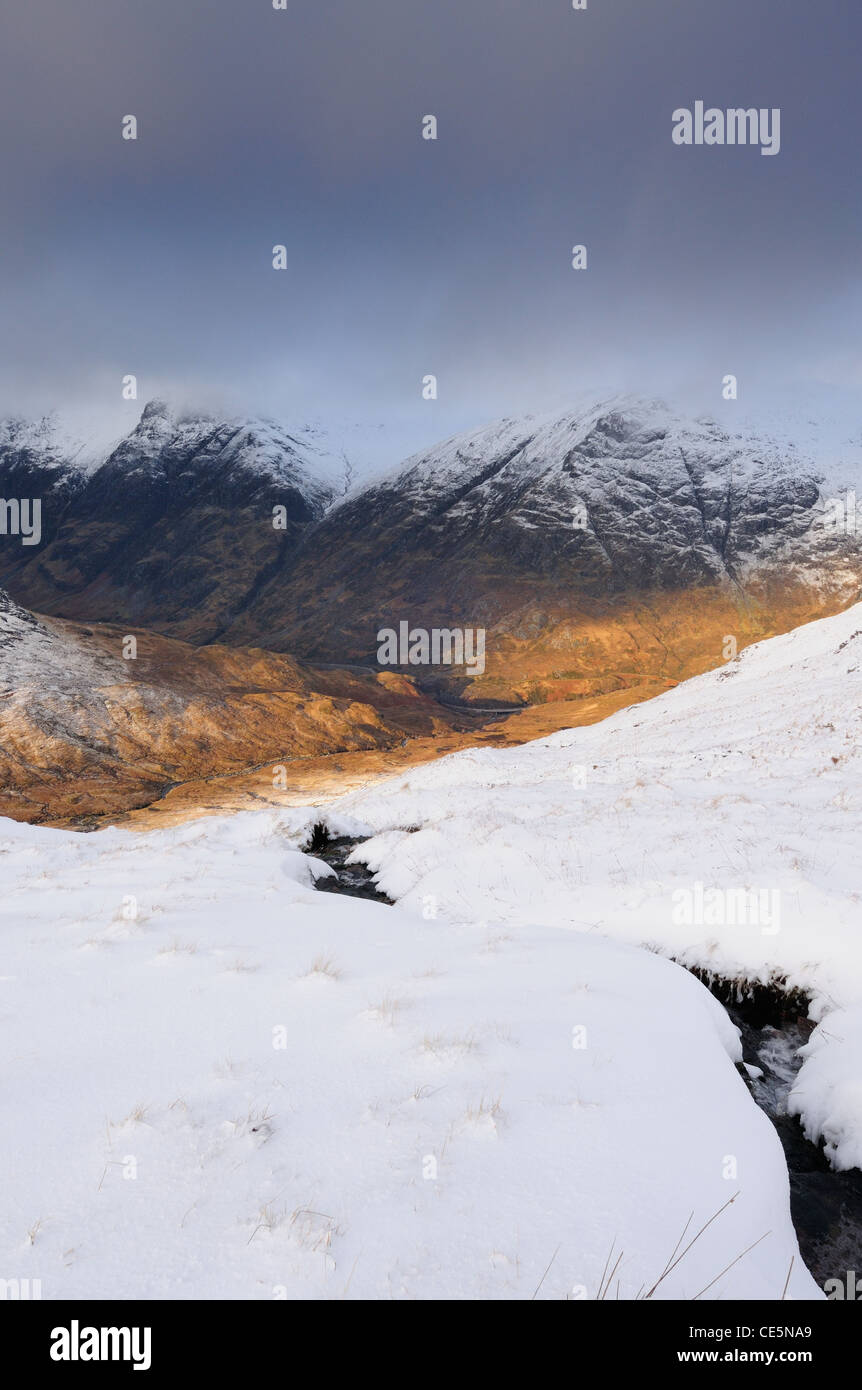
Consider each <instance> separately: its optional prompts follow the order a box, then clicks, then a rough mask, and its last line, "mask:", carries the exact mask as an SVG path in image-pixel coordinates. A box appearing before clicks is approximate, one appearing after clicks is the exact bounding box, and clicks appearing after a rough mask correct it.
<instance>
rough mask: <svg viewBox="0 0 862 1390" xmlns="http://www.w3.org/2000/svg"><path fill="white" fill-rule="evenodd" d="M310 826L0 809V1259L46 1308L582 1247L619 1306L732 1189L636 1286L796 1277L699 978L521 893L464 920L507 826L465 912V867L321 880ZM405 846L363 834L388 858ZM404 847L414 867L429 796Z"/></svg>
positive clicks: (421, 1275) (797, 1288)
mask: <svg viewBox="0 0 862 1390" xmlns="http://www.w3.org/2000/svg"><path fill="white" fill-rule="evenodd" d="M535 751H536V752H537V754H538V756H539V759H540V762H541V763H542V765H543V766H549V765H550V764H549V761H548V760H549V758H550V756H551V755H550V753H547V754H545V753H543V751H542V749H541V748H539V749H537V750H535ZM452 766H453V764H452V763H451V761H450V762H449V763H448V764H447V765H443V767H442V768H441V769H438V777H439V781H438V783H437V785H436V787H435V789H434V790H433V792H432V793H430V795H431V796H432V798H435V797H445V796H447V795H448V794H449V793H448V791H447V789H446V776H447V775H448V772H447V768H448V769H451V768H452ZM477 766H478V765H474V772H475V770H476V767H477ZM462 770H463V771H466V764H462ZM487 771H488V773H489V778H488V779H486V780H487V781H488V788H489V790H488V792H487V793H486V794H487V795H488V796H489V804H490V802H491V801H493V790H492V787H493V779H492V777H491V776H490V774H491V773H492V768H491V765H488V767H487ZM441 773H442V774H443V775H442V776H440V774H441ZM517 794H518V795H519V796H523V797H524V798H525V800H528V799H529V789H528V784H527V781H526V778H525V777H522V787H521V788H520V789H519V791H518V793H517ZM441 804H442V803H441ZM451 814H452V815H453V817H455V818H457V816H459V815H460V808H458V809H457V810H456V811H453V812H451ZM332 821H333V824H334V825H335V826H336V828H340V829H349V828H350V825H351V822H350V820H349V818H347V817H345V816H344V815H340V814H339V813H337V812H333V814H332ZM307 824H308V813H307V812H306V811H303V812H298V811H293V812H292V811H289V810H284V811H281V810H278V811H272V812H270V811H267V812H256V813H247V814H242V815H237V816H235V817H232V818H225V819H211V820H200V821H197V822H194V823H190V824H186V825H185V826H182V827H179V828H173V829H170V830H160V831H154V832H149V833H146V834H135V833H133V832H130V831H123V830H119V829H112V830H104V831H101V832H98V833H94V834H90V835H81V834H74V833H71V832H65V831H55V830H47V829H40V828H34V827H31V826H27V825H19V824H16V823H14V822H11V821H2V822H0V884H2V895H0V915H2V925H0V931H2V940H3V943H4V952H3V965H2V977H0V1047H2V1051H3V1055H4V1056H5V1058H6V1060H7V1075H8V1082H7V1095H6V1104H5V1115H6V1119H5V1122H4V1125H3V1127H2V1130H0V1167H2V1172H3V1174H4V1183H3V1197H2V1203H0V1209H2V1228H0V1229H1V1230H2V1236H0V1250H2V1254H0V1266H2V1271H3V1275H4V1277H6V1278H19V1279H24V1278H29V1279H39V1280H41V1285H42V1296H43V1298H92V1297H105V1296H112V1297H120V1298H131V1297H159V1298H191V1297H203V1298H242V1299H255V1298H260V1299H272V1298H282V1297H288V1298H319V1299H343V1298H374V1299H377V1298H384V1299H390V1298H397V1299H415V1298H464V1299H467V1298H487V1299H502V1298H516V1299H531V1298H533V1296H534V1295H535V1297H537V1298H539V1299H555V1300H559V1299H566V1298H581V1297H588V1298H594V1297H596V1296H597V1293H598V1291H599V1289H600V1288H601V1287H602V1281H603V1271H604V1270H605V1268H606V1267H607V1270H608V1274H610V1273H611V1271H613V1278H612V1281H611V1283H610V1288H609V1292H608V1296H609V1297H616V1296H617V1293H619V1296H620V1297H622V1298H633V1297H635V1296H636V1295H637V1294H638V1293H639V1292H640V1293H641V1295H643V1294H644V1293H645V1292H647V1291H648V1290H649V1289H650V1288H652V1286H653V1285H655V1284H656V1281H658V1280H660V1278H661V1275H662V1273H663V1271H664V1270H665V1267H666V1266H667V1265H668V1264H669V1263H670V1259H671V1252H672V1251H673V1250H674V1247H675V1246H677V1243H678V1241H679V1240H680V1237H681V1236H682V1235H683V1232H685V1236H684V1238H683V1240H682V1242H681V1243H680V1245H679V1249H680V1251H682V1250H683V1249H684V1247H685V1246H686V1244H688V1242H689V1241H690V1240H692V1239H693V1237H694V1236H695V1235H696V1234H697V1232H698V1231H700V1230H701V1228H702V1227H704V1226H705V1224H706V1223H707V1222H709V1221H710V1218H711V1217H713V1216H714V1215H715V1214H716V1213H718V1212H719V1211H720V1209H721V1208H724V1210H723V1211H721V1214H720V1215H718V1216H716V1219H715V1220H714V1221H712V1222H711V1224H710V1225H709V1226H707V1228H706V1229H705V1230H704V1231H703V1234H702V1235H701V1236H700V1237H699V1238H698V1239H697V1240H696V1241H695V1243H694V1244H693V1245H692V1246H691V1249H690V1250H689V1251H688V1253H687V1254H685V1256H684V1258H682V1259H681V1260H680V1261H679V1262H678V1263H677V1264H676V1265H675V1267H674V1268H673V1269H672V1270H671V1271H670V1272H669V1274H668V1276H667V1277H666V1278H665V1279H664V1280H663V1281H662V1282H660V1283H659V1284H658V1286H657V1288H656V1289H655V1293H654V1297H656V1298H669V1297H679V1298H693V1297H695V1296H696V1295H698V1294H700V1293H701V1292H702V1293H703V1297H704V1298H706V1299H713V1298H726V1297H731V1296H737V1297H742V1298H778V1297H780V1296H781V1292H782V1289H783V1287H784V1283H785V1279H786V1278H787V1274H788V1270H789V1269H790V1265H791V1260H793V1270H792V1274H791V1277H790V1285H789V1296H790V1297H795V1298H811V1297H817V1296H818V1293H819V1291H818V1290H817V1288H816V1286H815V1285H814V1283H813V1281H812V1280H811V1278H810V1276H809V1275H808V1274H807V1271H806V1270H805V1269H804V1266H803V1265H802V1264H801V1261H800V1257H799V1254H798V1249H797V1245H796V1240H795V1236H794V1233H793V1230H792V1227H791V1224H790V1218H789V1207H788V1180H787V1173H786V1169H785V1166H784V1160H783V1156H782V1152H781V1148H780V1144H779V1141H778V1139H777V1137H776V1135H775V1132H774V1130H773V1129H772V1127H771V1125H770V1123H769V1121H768V1120H767V1118H766V1117H765V1116H764V1115H763V1113H762V1112H761V1111H760V1110H758V1108H757V1107H756V1106H755V1104H754V1102H753V1101H752V1100H751V1098H750V1096H749V1094H748V1091H747V1089H746V1087H745V1085H744V1083H743V1081H742V1080H741V1078H740V1076H739V1074H738V1072H737V1070H736V1068H735V1066H734V1062H735V1061H738V1060H739V1057H740V1048H739V1041H738V1036H737V1033H736V1030H735V1029H734V1028H733V1027H732V1025H731V1024H730V1022H729V1020H728V1018H727V1016H726V1014H725V1013H724V1011H723V1009H721V1007H720V1006H719V1005H718V1004H717V1003H716V1001H715V1000H714V999H713V998H712V997H711V996H710V994H709V993H708V991H707V990H706V989H704V988H703V986H701V985H700V984H699V983H698V982H697V981H696V980H695V979H694V978H693V977H692V976H691V975H689V974H688V973H687V972H685V971H684V970H683V969H681V968H680V967H679V966H677V965H674V964H672V963H670V962H668V961H666V960H664V959H662V958H661V957H660V956H657V955H654V954H650V953H648V952H645V951H642V950H638V949H636V948H634V947H632V946H629V945H626V944H621V943H615V942H612V941H609V940H607V939H605V938H604V937H603V936H602V935H600V934H599V933H598V932H594V933H582V932H578V931H560V930H558V929H557V928H556V927H555V926H554V925H549V924H546V923H543V922H542V921H541V910H542V909H543V907H544V904H543V902H542V901H541V900H537V902H536V909H537V910H536V913H535V914H534V915H533V918H532V920H527V917H528V916H529V914H527V913H523V912H522V913H519V914H518V919H519V920H518V922H517V924H513V925H512V926H510V927H505V926H503V925H501V920H495V921H493V922H492V921H490V920H488V918H489V917H490V916H491V915H493V916H494V917H495V918H497V919H502V916H503V915H504V913H503V911H502V907H503V903H502V892H503V890H504V888H505V882H510V883H512V884H515V885H517V884H518V881H519V873H520V871H521V867H522V865H523V846H522V845H521V846H520V848H519V837H518V833H517V826H516V825H514V824H513V826H512V833H511V839H512V857H511V859H510V860H509V862H508V867H507V874H506V880H505V882H503V883H502V884H501V886H500V891H499V892H497V893H496V895H495V897H494V898H493V899H489V901H488V903H487V904H486V912H485V913H484V914H475V915H474V914H472V913H471V911H470V909H469V904H470V902H471V901H472V884H463V885H461V886H462V888H463V890H464V909H465V910H464V911H459V912H458V913H455V914H453V915H451V916H450V915H441V916H439V917H437V918H436V919H435V918H433V917H430V916H429V917H423V916H422V914H421V912H413V911H410V910H408V909H406V908H402V907H397V906H396V907H387V906H385V905H383V904H378V903H374V902H368V901H363V900H359V899H355V898H344V897H338V896H334V895H331V894H323V893H317V892H316V891H315V890H314V887H313V881H314V877H315V875H317V874H319V873H326V872H329V870H328V869H327V867H326V866H325V865H323V864H321V863H320V861H318V860H314V859H312V858H310V857H309V856H308V855H306V854H304V853H301V852H300V849H299V846H300V845H301V843H303V841H304V839H305V837H306V835H307ZM537 828H540V827H537ZM475 829H476V836H475V840H476V844H477V850H478V851H479V856H480V857H479V858H477V859H476V866H477V867H479V869H480V871H481V865H482V860H481V842H482V840H483V838H484V831H485V827H484V826H483V825H482V824H481V823H477V825H476V827H475ZM401 838H402V837H399V836H398V835H395V836H391V837H389V841H388V843H390V851H391V852H389V853H387V854H386V855H383V853H382V841H381V842H380V844H381V857H385V858H392V861H393V862H392V868H391V870H390V871H389V876H391V877H394V876H395V875H396V874H399V873H400V874H401V875H402V876H404V875H405V873H406V865H407V864H408V862H411V861H409V856H408V858H405V855H404V853H403V852H402V853H401V854H400V855H399V854H398V845H399V841H400V839H401ZM407 839H408V840H409V841H410V842H412V843H414V844H416V845H417V847H418V846H421V845H423V839H424V848H423V849H422V850H421V851H420V852H419V853H418V857H417V859H416V864H417V865H418V864H419V862H420V860H423V861H424V862H425V863H426V864H427V865H428V866H429V867H428V868H427V873H429V874H431V875H432V877H433V878H434V882H435V883H436V882H437V878H436V877H435V876H434V870H433V868H431V867H430V865H431V862H432V860H433V859H434V855H433V854H431V853H430V846H431V843H432V842H434V843H437V844H438V845H439V847H440V849H444V848H445V849H446V851H447V852H450V851H455V852H457V849H458V847H457V845H455V844H454V843H453V841H452V840H451V838H450V828H449V825H448V823H447V821H446V819H445V817H444V818H443V819H442V820H441V823H440V825H439V826H438V827H437V828H435V829H433V830H431V829H429V830H428V831H424V832H420V833H419V834H418V835H412V836H409V837H407ZM537 843H538V844H539V846H541V843H542V842H541V841H538V842H537ZM466 848H467V847H466V846H465V849H466ZM539 852H540V853H541V849H540V851H539ZM399 863H400V868H398V867H396V865H397V864H399ZM440 888H441V898H442V897H443V896H444V894H443V892H442V881H441V885H440ZM407 896H408V897H410V893H409V892H408V895H407ZM492 903H493V908H492ZM282 1041H283V1042H284V1046H283V1047H282V1046H280V1045H279V1044H280V1043H281V1042H282ZM581 1044H583V1045H581ZM435 1165H436V1168H435ZM736 1194H738V1195H736ZM731 1198H735V1200H733V1201H732V1202H731V1203H730V1205H726V1204H727V1203H728V1202H730V1199H731ZM750 1246H753V1247H754V1248H753V1249H750V1250H749V1249H748V1247H750ZM743 1252H747V1253H743ZM546 1271H547V1272H546ZM605 1282H607V1277H606V1276H605Z"/></svg>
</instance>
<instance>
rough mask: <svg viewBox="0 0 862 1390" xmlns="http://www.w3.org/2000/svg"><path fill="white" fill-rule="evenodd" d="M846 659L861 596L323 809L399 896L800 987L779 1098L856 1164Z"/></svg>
mask: <svg viewBox="0 0 862 1390" xmlns="http://www.w3.org/2000/svg"><path fill="white" fill-rule="evenodd" d="M860 666H862V605H856V606H854V607H853V608H851V609H849V610H847V611H846V612H844V613H842V614H840V615H838V616H837V617H833V618H827V619H823V620H821V621H819V622H816V623H812V624H809V625H807V626H805V627H802V628H798V629H796V630H795V631H793V632H791V633H789V634H787V635H785V636H782V637H776V638H773V639H771V640H769V641H766V642H763V643H760V644H758V645H756V646H752V647H750V648H748V649H747V650H745V651H744V652H742V654H741V655H740V657H739V658H738V659H737V660H735V661H732V662H729V663H728V664H726V665H725V666H724V667H723V668H722V669H720V670H717V671H713V672H710V673H709V674H707V675H703V676H699V677H697V678H696V679H694V680H690V681H687V682H685V683H684V684H682V685H680V686H678V687H676V688H675V689H673V690H671V691H668V692H667V693H666V694H663V695H661V696H659V697H658V698H656V699H653V700H650V701H649V702H647V703H645V704H641V705H637V706H634V707H631V708H628V709H624V710H622V711H620V712H619V713H617V714H616V715H614V716H613V717H612V718H610V719H608V720H606V721H604V722H603V723H601V724H596V725H593V726H591V727H588V728H581V729H576V730H569V731H565V732H562V733H558V734H555V735H553V736H552V737H550V738H546V739H543V740H540V741H538V742H535V743H532V744H527V745H524V746H522V747H521V748H519V749H516V750H505V751H504V750H494V749H481V750H469V751H465V752H462V753H457V754H454V755H452V756H450V757H447V758H444V759H441V760H440V761H439V762H437V763H434V764H431V765H428V766H426V767H422V768H419V769H418V770H415V771H412V772H410V773H409V774H408V775H406V776H403V777H400V778H397V779H392V780H390V781H387V782H385V783H381V784H378V786H376V787H374V788H372V789H369V790H366V791H363V792H359V793H355V794H353V795H352V796H349V797H347V798H345V799H344V800H342V801H340V802H339V803H337V810H338V812H339V814H341V815H347V816H349V817H352V818H353V822H354V824H355V826H356V827H357V831H358V833H362V834H365V835H369V836H371V837H372V838H370V839H369V840H368V842H367V843H365V844H363V845H362V846H361V849H360V850H359V851H357V852H356V855H357V856H358V857H361V859H362V860H363V861H364V862H367V863H368V864H369V865H370V866H371V868H372V869H373V870H375V871H376V872H377V875H378V880H379V883H380V886H381V888H382V889H383V891H384V892H385V893H386V894H387V895H388V896H389V897H391V898H393V899H395V900H397V901H399V903H400V904H401V905H402V906H403V907H405V908H407V909H410V910H413V911H421V910H422V905H423V903H428V902H429V901H431V902H433V903H434V904H435V907H436V910H437V912H438V914H439V916H440V918H441V920H452V921H467V922H477V921H479V920H484V921H486V922H488V926H489V930H491V929H493V930H504V931H515V932H518V931H520V930H521V929H522V928H525V927H526V926H527V925H528V924H532V923H537V922H540V923H542V924H544V925H546V926H556V927H558V928H566V929H568V930H569V931H572V930H573V931H576V932H584V931H589V932H596V933H601V934H603V935H605V936H608V937H613V938H616V939H618V940H621V941H625V942H629V943H636V944H640V945H645V946H649V947H651V948H652V949H654V950H657V951H661V952H663V953H665V954H666V955H668V956H673V957H674V958H675V959H677V960H679V961H682V962H684V963H685V964H687V965H689V966H699V967H701V968H702V969H704V970H707V971H710V972H714V973H716V974H718V975H721V976H724V977H727V978H737V977H739V978H741V979H745V980H747V981H758V982H760V983H764V984H766V983H777V984H778V985H779V986H780V987H783V988H796V989H799V990H801V991H803V992H804V993H805V994H806V995H807V996H808V997H809V998H810V1001H811V1002H810V1016H811V1018H812V1019H814V1020H815V1021H816V1022H817V1024H818V1027H817V1028H816V1029H815V1030H814V1032H813V1034H812V1036H811V1039H810V1041H809V1043H808V1044H807V1045H806V1046H805V1048H803V1049H802V1055H803V1057H804V1062H803V1065H802V1067H801V1069H800V1072H799V1075H798V1078H797V1080H796V1083H795V1085H794V1087H793V1089H792V1091H791V1094H790V1097H789V1100H788V1108H789V1110H790V1112H791V1113H795V1114H798V1115H799V1116H800V1118H801V1120H802V1122H803V1125H804V1128H805V1131H806V1133H807V1135H808V1137H809V1138H811V1139H812V1140H818V1139H820V1138H822V1139H823V1141H824V1143H825V1149H826V1153H827V1155H828V1157H829V1159H830V1160H831V1162H832V1163H833V1165H834V1166H835V1167H836V1168H839V1169H841V1168H848V1167H860V1166H862V1080H860V1078H862V898H860V889H859V882H858V869H857V866H858V850H859V831H860V805H861V804H862V803H860V774H862V715H860V698H859V694H860ZM742 892H744V893H746V894H749V895H756V896H754V897H747V898H745V899H742V897H741V893H742ZM698 902H700V903H701V905H702V910H699V909H698V907H697V904H698ZM740 902H742V904H743V908H744V910H743V911H742V912H740V911H739V909H738V907H737V908H736V911H735V920H733V916H732V908H733V906H734V905H735V904H739V903H740ZM754 904H757V905H758V906H759V908H760V911H759V912H758V914H757V915H756V916H755V913H754V912H753V910H752V908H753V906H754ZM764 907H765V908H766V909H767V910H766V912H765V913H764V912H763V908H764Z"/></svg>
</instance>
